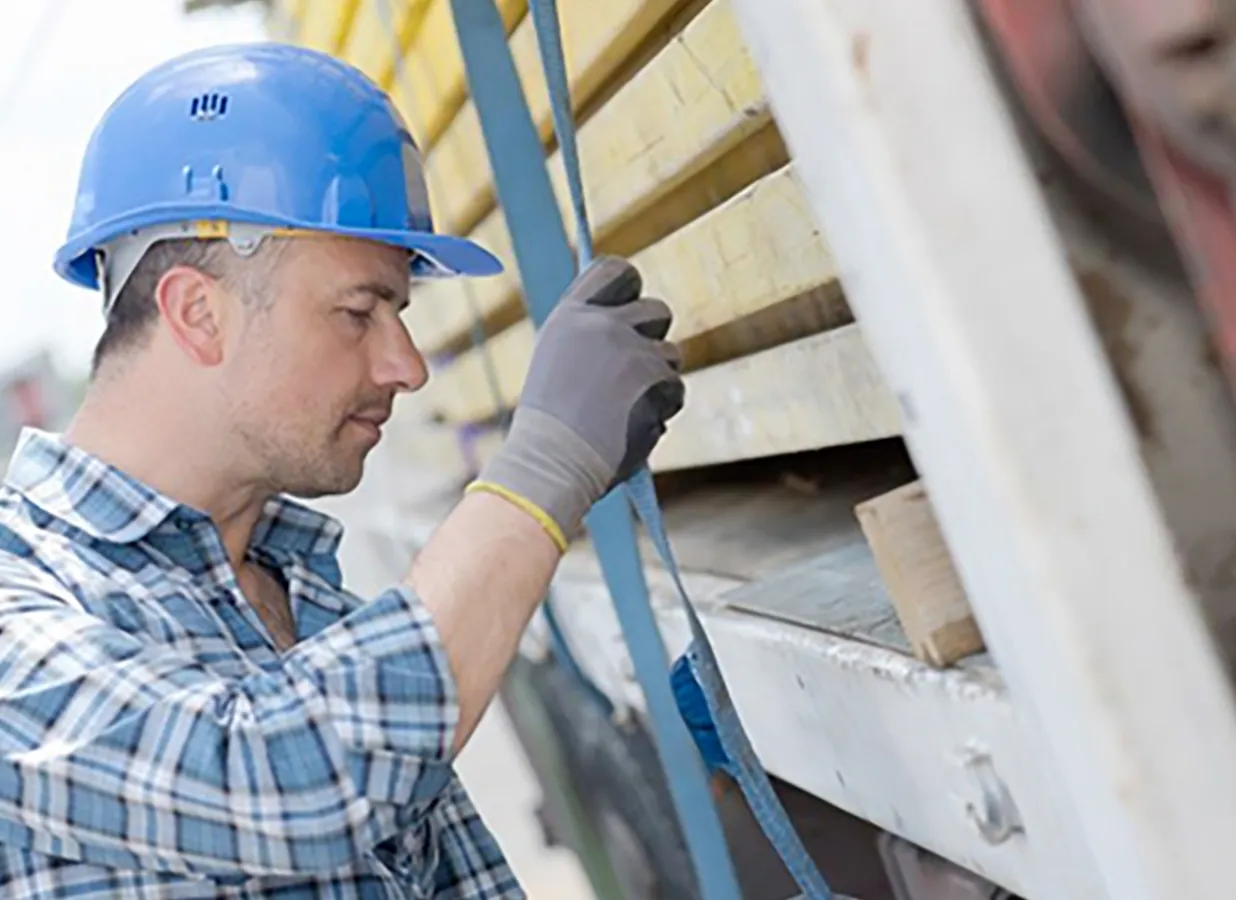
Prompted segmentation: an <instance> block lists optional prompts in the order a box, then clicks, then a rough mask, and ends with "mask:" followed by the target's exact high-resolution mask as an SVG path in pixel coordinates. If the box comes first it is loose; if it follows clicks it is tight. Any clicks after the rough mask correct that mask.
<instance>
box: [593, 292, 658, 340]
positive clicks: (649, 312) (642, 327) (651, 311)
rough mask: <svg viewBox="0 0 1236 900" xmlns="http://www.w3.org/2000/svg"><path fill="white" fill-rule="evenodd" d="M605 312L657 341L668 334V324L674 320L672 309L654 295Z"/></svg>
mask: <svg viewBox="0 0 1236 900" xmlns="http://www.w3.org/2000/svg"><path fill="white" fill-rule="evenodd" d="M607 314H608V315H612V316H615V317H616V318H617V319H618V320H619V321H621V322H625V323H626V324H628V325H630V326H631V327H632V328H634V329H635V330H636V331H637V332H639V333H640V334H642V335H643V336H644V337H646V338H652V339H653V340H657V341H659V340H662V339H664V338H665V336H666V335H667V334H669V330H670V325H672V324H673V322H674V311H673V310H672V309H670V306H669V304H668V303H666V302H665V301H663V300H657V299H656V298H654V297H641V298H640V299H638V300H634V301H632V302H631V303H627V304H625V305H624V306H620V307H617V308H616V309H614V310H612V311H607Z"/></svg>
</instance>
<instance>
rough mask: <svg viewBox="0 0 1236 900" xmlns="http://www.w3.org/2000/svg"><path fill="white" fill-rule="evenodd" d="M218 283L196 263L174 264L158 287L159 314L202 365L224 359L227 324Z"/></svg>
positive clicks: (192, 357) (182, 345)
mask: <svg viewBox="0 0 1236 900" xmlns="http://www.w3.org/2000/svg"><path fill="white" fill-rule="evenodd" d="M221 300H222V298H221V297H220V288H219V284H218V282H216V281H215V279H213V278H211V277H210V276H209V275H207V274H206V273H204V272H201V271H199V270H198V269H195V268H193V267H192V266H184V265H180V266H173V267H172V268H170V269H168V270H167V271H166V272H164V273H163V277H162V278H160V279H159V283H158V285H157V286H156V287H155V303H156V305H157V306H158V308H159V316H160V317H161V318H162V319H163V324H164V325H165V326H166V327H167V330H168V332H169V334H171V336H172V340H173V341H175V342H176V346H177V347H179V348H180V349H181V350H182V351H184V353H185V354H186V355H187V356H188V357H189V358H190V359H191V360H192V361H193V362H195V363H197V364H198V365H200V366H217V365H218V364H219V363H220V362H221V361H222V360H223V327H222V324H223V323H222V321H221V313H222V309H221Z"/></svg>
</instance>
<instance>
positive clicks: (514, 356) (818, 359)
mask: <svg viewBox="0 0 1236 900" xmlns="http://www.w3.org/2000/svg"><path fill="white" fill-rule="evenodd" d="M532 336H533V334H532V326H531V324H530V323H528V322H526V321H525V322H521V323H520V324H519V325H517V326H515V327H514V328H512V329H510V330H509V331H507V332H504V333H503V334H502V335H500V336H499V337H498V338H496V339H494V340H493V341H491V342H490V343H491V344H492V352H493V354H494V355H493V361H494V364H495V368H496V369H497V370H498V372H499V373H510V372H515V371H519V372H523V371H525V370H526V369H527V365H528V358H529V356H530V354H531V347H532ZM483 365H484V361H483V359H482V358H481V357H480V356H479V355H477V354H468V355H466V356H465V357H462V358H461V359H460V360H458V361H457V362H456V363H455V366H456V367H457V368H455V369H454V370H453V371H452V372H451V376H450V378H451V382H450V383H451V384H452V386H459V385H461V384H466V385H467V386H468V388H469V393H467V394H454V393H452V394H435V395H434V397H433V400H434V402H435V407H436V408H438V410H439V411H440V412H442V413H443V414H444V415H445V416H446V418H447V419H448V420H450V421H454V422H468V421H479V420H480V419H484V418H487V417H488V416H491V415H493V412H494V410H495V406H494V404H493V402H492V394H491V393H490V390H489V386H488V383H487V378H486V375H485V371H484V368H483ZM437 377H441V376H437ZM500 382H501V385H502V387H503V389H504V390H503V392H502V393H503V396H502V401H503V403H504V404H505V405H506V406H508V407H509V406H511V405H513V404H514V403H515V401H516V400H517V399H518V392H517V391H512V390H511V387H512V385H514V384H515V383H516V382H515V381H514V380H513V379H512V378H502V379H500ZM686 382H687V402H686V407H685V408H684V409H683V411H682V412H681V413H679V415H678V416H677V417H676V418H675V419H674V421H673V422H672V423H671V425H670V429H669V431H668V432H667V433H666V435H665V437H664V438H662V439H661V443H660V444H659V445H658V446H657V449H656V451H655V452H654V453H653V456H652V459H651V465H652V468H653V469H654V470H655V471H658V472H665V471H670V470H674V469H685V468H693V467H696V466H703V465H711V464H716V463H723V462H732V461H735V460H740V459H751V458H755V457H762V456H774V455H778V454H782V453H796V452H799V451H802V450H812V449H817V448H820V447H832V446H836V445H839V444H853V443H859V442H862V441H871V440H878V439H880V438H886V437H892V436H895V435H898V434H900V433H901V423H900V414H899V411H898V409H897V404H896V401H895V399H894V398H893V396H892V395H891V394H890V393H889V392H888V389H887V388H886V387H885V385H884V381H883V379H882V378H881V376H880V373H879V371H878V370H877V369H876V367H875V364H874V362H872V360H871V357H870V355H869V354H868V353H867V348H866V346H865V345H864V344H863V341H862V336H861V334H860V333H859V330H858V326H857V325H847V326H844V327H842V328H838V329H835V330H832V331H826V332H823V333H821V334H816V335H813V336H811V337H807V338H802V339H800V340H797V341H792V342H791V343H788V344H782V345H780V346H777V347H773V348H772V349H769V350H765V351H763V352H761V353H756V354H753V355H751V356H746V357H742V358H739V359H735V360H732V361H731V362H728V363H723V364H721V365H717V366H712V367H710V368H707V369H701V370H699V371H697V372H692V373H690V374H689V375H687V376H686Z"/></svg>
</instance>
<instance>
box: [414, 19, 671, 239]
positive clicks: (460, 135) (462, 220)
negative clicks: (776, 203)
mask: <svg viewBox="0 0 1236 900" xmlns="http://www.w3.org/2000/svg"><path fill="white" fill-rule="evenodd" d="M684 2H685V0H609V2H607V3H596V2H595V0H562V2H560V3H559V4H558V15H559V21H560V23H561V26H562V40H563V46H564V47H565V48H566V57H567V60H566V61H567V74H568V77H569V79H570V84H571V96H572V100H573V101H574V105H575V108H576V109H578V108H579V107H580V106H582V105H583V104H585V103H586V102H587V101H588V100H589V98H590V97H591V96H592V95H593V94H594V93H596V92H597V91H598V90H599V89H600V88H601V87H602V86H603V85H604V84H605V82H606V79H607V78H608V77H609V76H610V75H611V74H612V73H613V72H614V71H615V70H616V69H618V68H619V67H620V66H621V65H622V63H623V62H624V61H625V60H626V58H627V57H628V56H629V55H631V54H632V53H633V52H634V51H635V50H636V48H637V47H638V46H639V45H640V44H641V43H642V42H643V41H645V40H646V39H647V38H648V37H649V36H650V35H651V34H652V33H653V32H654V31H655V30H656V29H657V28H658V27H660V26H662V25H663V24H664V23H665V21H666V20H667V19H668V18H669V17H670V16H671V14H672V13H673V12H674V11H675V9H676V7H678V6H680V5H682V4H683V3H684ZM452 40H454V37H452ZM454 52H458V51H457V50H456V51H454ZM511 53H512V55H513V56H514V59H515V67H516V71H517V72H518V73H519V78H520V81H521V82H522V83H523V86H524V91H525V93H526V95H527V97H528V105H529V106H530V108H531V110H532V116H533V119H534V121H535V122H536V123H537V126H538V128H539V129H540V132H541V135H542V137H543V138H545V139H548V137H549V136H550V135H551V134H552V133H553V120H552V117H551V115H550V109H549V96H548V94H547V93H546V90H545V85H544V78H543V76H542V72H541V59H540V53H539V51H538V50H537V45H536V31H535V29H534V27H533V22H532V19H531V17H526V18H525V19H524V20H523V21H522V22H521V23H520V24H519V25H518V26H517V27H516V29H515V32H514V34H512V35H511ZM425 175H426V180H427V181H428V182H429V196H430V202H431V203H432V205H433V209H434V219H435V221H436V222H437V223H438V227H439V228H440V229H441V230H443V231H445V232H448V233H451V234H466V233H467V232H469V231H471V230H472V229H473V228H474V227H475V225H476V224H477V222H478V221H479V220H480V218H481V217H482V216H483V215H484V214H485V213H486V212H488V211H489V210H490V209H491V208H492V207H493V205H494V192H493V175H492V172H491V171H490V168H489V159H488V157H487V155H486V151H485V141H484V138H483V137H482V134H481V126H480V120H479V118H478V117H477V112H476V107H475V106H473V105H472V104H471V103H468V104H466V105H465V106H464V107H463V108H462V109H461V110H460V111H459V115H458V116H457V117H456V118H455V119H454V121H452V122H451V124H450V125H449V126H448V127H447V129H446V131H445V132H444V133H443V134H442V137H441V140H440V141H438V143H437V144H436V145H434V147H433V148H432V150H431V151H430V152H429V155H428V158H427V159H426V163H425Z"/></svg>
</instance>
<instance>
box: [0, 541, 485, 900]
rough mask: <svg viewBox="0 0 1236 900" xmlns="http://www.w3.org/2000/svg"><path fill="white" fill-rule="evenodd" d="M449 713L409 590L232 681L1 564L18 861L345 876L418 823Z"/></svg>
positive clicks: (7, 742)
mask: <svg viewBox="0 0 1236 900" xmlns="http://www.w3.org/2000/svg"><path fill="white" fill-rule="evenodd" d="M117 600H118V601H119V602H124V601H127V598H126V597H121V596H118V597H117ZM457 715H458V707H457V702H456V696H455V687H454V683H453V681H452V679H451V676H450V671H449V667H448V665H447V661H446V657H445V654H444V651H443V650H442V646H441V643H440V639H439V637H438V634H437V632H436V630H435V628H434V626H433V623H432V620H431V619H430V617H429V615H428V612H427V611H426V610H425V609H424V608H423V606H421V604H420V603H419V602H418V600H417V598H416V597H415V595H414V594H413V593H412V592H411V590H409V589H407V588H392V589H391V590H388V591H387V592H385V593H383V594H382V595H380V596H379V597H377V598H376V599H375V600H373V601H371V602H370V603H368V604H366V605H365V606H363V607H360V608H359V609H357V610H355V611H353V612H352V613H350V614H349V615H348V616H346V617H345V618H343V619H341V620H339V621H338V622H336V623H334V624H332V625H331V626H329V627H328V628H326V629H324V630H323V631H321V632H319V633H318V634H317V635H315V636H313V637H312V638H309V639H308V640H306V641H303V642H302V643H301V644H299V645H298V646H297V647H296V648H294V649H293V650H292V651H290V652H289V653H287V654H286V655H285V657H284V666H283V668H282V670H281V671H275V672H271V673H260V674H254V675H250V676H248V677H244V678H240V679H236V680H228V679H225V678H221V677H219V676H218V675H217V674H215V673H212V672H211V671H210V670H208V669H206V668H205V667H203V666H202V665H200V664H198V663H197V662H196V661H195V660H193V659H192V658H190V657H187V656H185V655H183V654H181V653H178V652H176V651H175V650H174V649H173V648H170V647H168V646H166V645H161V644H157V643H153V642H151V641H150V640H148V639H144V638H143V637H142V636H141V635H140V634H132V633H129V632H128V631H125V630H123V629H121V628H118V627H115V626H113V625H111V624H109V623H108V622H106V621H104V620H102V619H100V618H98V617H96V616H93V615H90V614H89V613H87V612H85V611H83V610H82V609H81V608H80V606H79V605H78V604H77V603H76V602H75V600H74V599H73V598H72V596H71V595H69V593H68V592H67V591H66V590H65V589H64V588H63V587H62V586H61V585H60V584H59V583H58V582H57V581H55V580H54V579H53V578H52V577H51V576H49V575H46V574H44V573H42V572H41V571H39V570H38V569H36V568H35V567H33V566H31V565H29V564H28V563H25V562H22V561H20V560H16V559H14V558H7V557H0V844H4V845H7V846H9V847H10V848H17V847H22V848H27V849H30V850H33V851H35V852H39V853H46V854H51V855H54V856H59V857H62V858H68V859H76V860H80V861H84V862H88V863H93V864H97V865H104V866H109V867H113V868H122V869H146V870H156V871H163V872H171V873H179V874H186V875H205V876H210V877H213V878H219V879H223V880H224V881H228V880H232V879H243V878H248V877H253V876H259V875H280V874H303V873H307V872H313V871H325V870H330V869H334V868H339V867H343V866H346V865H348V864H349V863H352V862H354V861H355V859H356V857H357V856H358V855H360V854H362V853H364V852H366V851H368V850H370V849H371V848H373V847H374V846H375V845H377V844H379V843H380V842H382V841H384V840H386V839H387V838H389V837H392V836H394V835H396V834H397V833H398V832H399V831H400V830H401V829H402V828H403V827H404V826H406V825H407V818H408V815H409V811H410V810H412V809H415V808H418V807H419V806H420V804H419V803H418V802H417V800H418V797H417V791H418V788H423V784H422V781H424V780H425V779H426V778H427V777H428V776H427V775H426V773H427V772H428V771H429V770H431V769H435V768H440V767H441V764H442V763H443V762H444V761H447V762H449V754H450V752H451V747H452V744H453V740H454V733H455V728H456V722H457ZM476 896H489V895H488V894H484V895H476ZM495 896H496V895H495Z"/></svg>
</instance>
